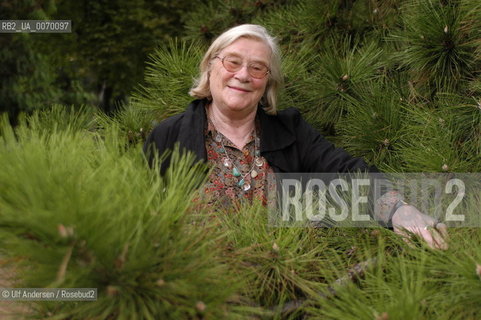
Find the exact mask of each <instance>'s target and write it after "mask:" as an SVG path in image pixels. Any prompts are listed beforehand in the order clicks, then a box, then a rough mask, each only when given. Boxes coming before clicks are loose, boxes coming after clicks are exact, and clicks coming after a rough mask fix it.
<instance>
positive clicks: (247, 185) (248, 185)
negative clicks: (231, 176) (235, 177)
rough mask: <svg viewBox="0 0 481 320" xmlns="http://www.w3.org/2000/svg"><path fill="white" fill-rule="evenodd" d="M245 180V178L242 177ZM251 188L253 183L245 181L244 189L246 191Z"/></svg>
mask: <svg viewBox="0 0 481 320" xmlns="http://www.w3.org/2000/svg"><path fill="white" fill-rule="evenodd" d="M242 180H244V179H242ZM250 188H251V185H250V184H249V182H245V183H244V185H243V186H242V190H244V191H249V190H250Z"/></svg>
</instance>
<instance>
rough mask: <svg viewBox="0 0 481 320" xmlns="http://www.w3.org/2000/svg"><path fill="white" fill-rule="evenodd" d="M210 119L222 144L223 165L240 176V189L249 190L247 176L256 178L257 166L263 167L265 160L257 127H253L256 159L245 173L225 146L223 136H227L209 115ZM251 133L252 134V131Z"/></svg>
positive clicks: (216, 139)
mask: <svg viewBox="0 0 481 320" xmlns="http://www.w3.org/2000/svg"><path fill="white" fill-rule="evenodd" d="M208 121H209V123H210V124H211V125H212V127H213V128H214V131H215V137H214V140H215V141H216V142H217V143H219V144H220V145H221V148H219V152H220V153H222V154H223V155H224V157H223V158H222V165H223V166H224V167H225V168H227V169H231V168H232V171H231V173H232V175H233V176H234V177H237V178H238V181H237V186H238V187H239V188H240V189H242V190H243V191H245V192H246V191H249V190H250V189H251V184H250V183H249V182H248V181H246V178H247V176H248V175H250V177H251V178H252V179H255V178H256V177H257V175H258V172H257V170H255V168H256V166H257V167H262V166H263V165H264V160H263V159H262V158H261V157H260V151H259V150H260V139H259V137H257V132H256V129H255V127H254V129H253V132H254V160H253V161H252V165H251V168H250V169H249V170H248V171H247V172H246V173H244V174H243V173H242V172H241V170H239V168H237V166H236V165H235V162H234V161H233V160H232V159H231V157H230V155H229V153H228V152H227V148H226V147H225V145H224V142H223V140H224V139H223V137H225V136H224V135H223V134H222V133H220V132H219V131H217V128H216V126H215V124H214V121H213V119H211V118H210V117H208ZM250 134H252V132H251V133H250ZM226 139H227V138H226Z"/></svg>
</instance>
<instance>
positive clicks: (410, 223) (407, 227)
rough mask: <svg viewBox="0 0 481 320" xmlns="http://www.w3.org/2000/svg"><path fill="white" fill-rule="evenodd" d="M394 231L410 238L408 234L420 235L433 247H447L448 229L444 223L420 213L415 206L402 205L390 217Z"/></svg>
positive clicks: (443, 248)
mask: <svg viewBox="0 0 481 320" xmlns="http://www.w3.org/2000/svg"><path fill="white" fill-rule="evenodd" d="M392 225H393V227H394V232H396V233H397V234H400V235H402V236H403V237H406V238H408V239H409V238H410V236H409V234H410V233H411V234H415V235H418V236H420V237H421V238H422V239H424V241H426V243H427V244H428V245H429V246H430V247H431V248H433V249H442V250H446V249H447V248H448V243H447V239H448V230H447V227H446V225H445V224H444V223H438V221H437V220H436V219H434V218H432V217H430V216H428V215H425V214H423V213H421V212H420V211H419V210H418V209H417V208H416V207H414V206H411V205H404V206H402V207H400V208H399V209H398V210H397V211H396V212H395V213H394V215H393V217H392ZM408 241H409V240H408Z"/></svg>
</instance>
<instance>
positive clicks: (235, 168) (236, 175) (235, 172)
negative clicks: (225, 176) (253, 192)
mask: <svg viewBox="0 0 481 320" xmlns="http://www.w3.org/2000/svg"><path fill="white" fill-rule="evenodd" d="M232 174H233V175H234V177H240V175H241V174H240V172H239V170H238V169H237V167H234V169H232ZM241 181H242V183H244V179H242V180H241ZM239 183H240V181H239Z"/></svg>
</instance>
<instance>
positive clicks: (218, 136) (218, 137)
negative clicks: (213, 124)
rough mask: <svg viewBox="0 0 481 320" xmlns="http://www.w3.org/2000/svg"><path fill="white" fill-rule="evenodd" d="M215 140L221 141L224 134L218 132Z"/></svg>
mask: <svg viewBox="0 0 481 320" xmlns="http://www.w3.org/2000/svg"><path fill="white" fill-rule="evenodd" d="M214 140H215V141H216V142H221V141H222V136H221V135H220V134H219V133H218V134H217V135H216V136H215V138H214Z"/></svg>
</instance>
